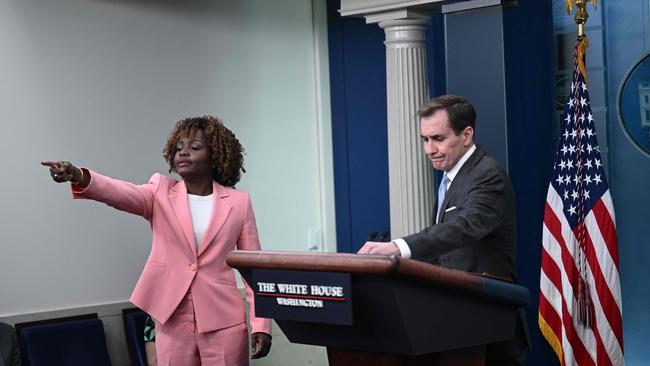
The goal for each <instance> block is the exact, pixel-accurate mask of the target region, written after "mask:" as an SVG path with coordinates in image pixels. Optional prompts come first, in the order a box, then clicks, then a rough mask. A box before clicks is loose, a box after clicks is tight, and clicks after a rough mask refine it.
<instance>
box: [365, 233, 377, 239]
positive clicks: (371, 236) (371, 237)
mask: <svg viewBox="0 0 650 366" xmlns="http://www.w3.org/2000/svg"><path fill="white" fill-rule="evenodd" d="M376 237H377V232H376V231H373V232H371V233H370V234H368V239H366V241H372V239H374V238H376Z"/></svg>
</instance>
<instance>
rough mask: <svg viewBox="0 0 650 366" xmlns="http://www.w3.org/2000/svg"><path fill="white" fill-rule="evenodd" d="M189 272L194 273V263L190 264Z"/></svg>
mask: <svg viewBox="0 0 650 366" xmlns="http://www.w3.org/2000/svg"><path fill="white" fill-rule="evenodd" d="M190 270H191V271H192V272H196V264H194V263H190Z"/></svg>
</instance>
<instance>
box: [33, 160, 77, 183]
mask: <svg viewBox="0 0 650 366" xmlns="http://www.w3.org/2000/svg"><path fill="white" fill-rule="evenodd" d="M41 165H43V166H49V167H50V176H51V177H52V180H54V181H55V182H57V183H64V182H70V183H72V184H76V185H80V184H82V183H83V182H84V181H85V180H86V179H84V178H86V177H85V174H84V172H83V170H81V169H80V168H77V167H76V166H74V165H72V164H71V163H70V162H69V161H41Z"/></svg>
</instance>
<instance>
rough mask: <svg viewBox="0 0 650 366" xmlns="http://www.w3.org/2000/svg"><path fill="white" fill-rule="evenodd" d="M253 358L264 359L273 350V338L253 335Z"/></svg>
mask: <svg viewBox="0 0 650 366" xmlns="http://www.w3.org/2000/svg"><path fill="white" fill-rule="evenodd" d="M251 348H252V349H253V352H252V353H251V358H252V359H255V358H262V357H264V356H266V355H267V354H268V353H269V351H270V350H271V336H270V335H269V334H266V333H262V332H257V333H253V334H251Z"/></svg>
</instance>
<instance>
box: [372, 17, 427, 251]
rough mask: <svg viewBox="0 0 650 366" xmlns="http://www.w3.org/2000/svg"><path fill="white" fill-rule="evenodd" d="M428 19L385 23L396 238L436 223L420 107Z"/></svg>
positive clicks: (423, 94)
mask: <svg viewBox="0 0 650 366" xmlns="http://www.w3.org/2000/svg"><path fill="white" fill-rule="evenodd" d="M427 21H428V19H426V18H425V19H422V17H421V16H420V17H418V18H417V19H397V20H385V21H380V22H379V26H380V27H381V28H383V29H384V31H385V32H386V41H385V42H384V44H385V45H386V80H387V90H388V100H387V101H388V172H389V192H390V227H391V236H392V237H393V238H399V237H402V236H404V235H407V234H412V233H415V232H418V231H420V230H422V229H423V228H424V227H426V226H429V225H430V224H431V215H432V213H433V173H432V167H431V163H430V162H429V161H428V160H427V159H426V156H425V155H424V151H423V150H422V142H421V138H420V121H419V118H418V117H417V113H416V112H417V110H418V108H419V107H420V106H421V105H422V104H423V103H424V102H425V101H427V100H428V99H429V91H428V90H429V89H428V82H427V67H426V66H427V61H426V43H425V41H426V34H425V28H426V25H427Z"/></svg>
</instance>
